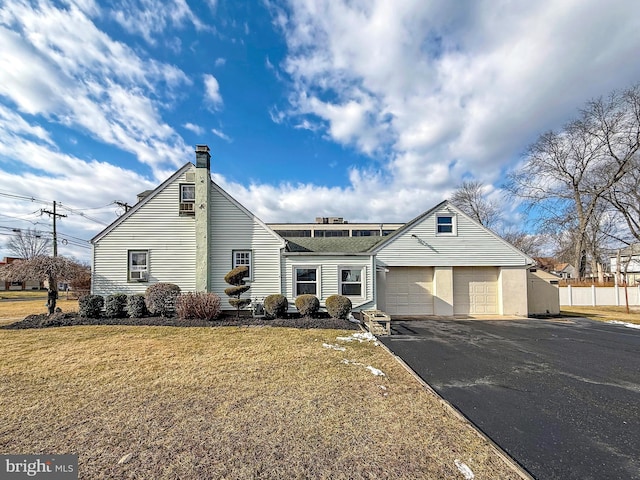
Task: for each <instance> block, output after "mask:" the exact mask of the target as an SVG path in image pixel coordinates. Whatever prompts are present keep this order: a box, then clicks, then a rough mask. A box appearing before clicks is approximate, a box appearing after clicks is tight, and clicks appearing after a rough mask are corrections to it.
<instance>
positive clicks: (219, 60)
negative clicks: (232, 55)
mask: <svg viewBox="0 0 640 480" xmlns="http://www.w3.org/2000/svg"><path fill="white" fill-rule="evenodd" d="M225 63H227V60H226V59H225V58H222V57H218V58H216V61H215V62H214V65H215V66H216V67H224V65H225Z"/></svg>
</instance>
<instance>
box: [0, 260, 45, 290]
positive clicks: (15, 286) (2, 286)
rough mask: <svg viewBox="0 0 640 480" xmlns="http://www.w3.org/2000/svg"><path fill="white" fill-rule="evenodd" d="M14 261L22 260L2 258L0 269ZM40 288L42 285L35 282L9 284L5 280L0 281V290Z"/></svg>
mask: <svg viewBox="0 0 640 480" xmlns="http://www.w3.org/2000/svg"><path fill="white" fill-rule="evenodd" d="M16 260H22V259H21V258H16V257H4V260H2V261H0V267H3V266H4V265H8V264H10V263H13V262H15V261H16ZM41 288H43V284H42V283H41V282H39V281H37V280H27V281H24V282H23V281H18V282H9V281H6V280H5V279H0V290H39V289H41Z"/></svg>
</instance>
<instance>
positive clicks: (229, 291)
mask: <svg viewBox="0 0 640 480" xmlns="http://www.w3.org/2000/svg"><path fill="white" fill-rule="evenodd" d="M247 273H249V269H248V268H247V267H244V266H241V267H236V268H234V269H233V270H231V271H230V272H229V273H227V274H226V275H225V276H224V281H225V282H227V283H228V284H229V285H233V286H232V287H229V288H226V289H225V290H224V293H225V294H226V295H228V296H229V297H231V298H229V305H231V306H232V307H235V309H236V318H240V309H241V308H244V307H246V306H247V305H249V304H250V303H251V299H250V298H240V296H241V295H242V294H243V293H245V292H246V291H247V290H249V289H250V288H251V285H245V283H244V277H246V276H247Z"/></svg>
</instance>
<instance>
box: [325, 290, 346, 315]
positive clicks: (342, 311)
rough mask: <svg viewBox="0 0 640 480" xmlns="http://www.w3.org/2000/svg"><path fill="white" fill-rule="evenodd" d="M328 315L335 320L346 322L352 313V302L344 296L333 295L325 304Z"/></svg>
mask: <svg viewBox="0 0 640 480" xmlns="http://www.w3.org/2000/svg"><path fill="white" fill-rule="evenodd" d="M325 305H326V306H327V313H328V314H329V315H330V316H331V317H333V318H341V319H343V320H345V319H346V318H347V317H348V316H349V314H350V313H351V308H352V304H351V300H349V299H348V298H347V297H345V296H342V295H331V296H330V297H329V298H327V301H326V302H325Z"/></svg>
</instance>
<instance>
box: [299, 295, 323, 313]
mask: <svg viewBox="0 0 640 480" xmlns="http://www.w3.org/2000/svg"><path fill="white" fill-rule="evenodd" d="M296 308H297V309H298V312H300V315H302V316H303V317H313V316H314V315H315V314H316V313H318V310H320V300H318V297H316V296H315V295H309V294H306V295H300V296H299V297H298V298H296Z"/></svg>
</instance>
